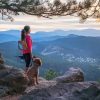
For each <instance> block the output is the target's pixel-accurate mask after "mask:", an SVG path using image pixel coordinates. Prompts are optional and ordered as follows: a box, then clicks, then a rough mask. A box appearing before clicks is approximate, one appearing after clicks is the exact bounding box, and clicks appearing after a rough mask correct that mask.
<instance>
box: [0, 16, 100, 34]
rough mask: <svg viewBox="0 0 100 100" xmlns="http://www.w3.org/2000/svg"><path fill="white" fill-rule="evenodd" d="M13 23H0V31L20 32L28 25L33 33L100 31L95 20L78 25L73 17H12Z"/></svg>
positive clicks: (98, 24)
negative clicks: (80, 30)
mask: <svg viewBox="0 0 100 100" xmlns="http://www.w3.org/2000/svg"><path fill="white" fill-rule="evenodd" d="M14 18H15V21H14V22H7V21H1V23H0V30H11V29H17V30H21V29H22V28H23V27H24V25H30V26H31V29H32V31H33V32H37V31H52V30H73V29H76V30H79V29H88V28H90V29H100V23H97V22H96V20H95V19H88V21H86V22H85V23H83V24H82V23H79V19H78V18H75V17H70V16H68V17H54V18H53V19H45V18H38V17H33V16H27V15H21V16H14Z"/></svg>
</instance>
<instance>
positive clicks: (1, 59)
mask: <svg viewBox="0 0 100 100" xmlns="http://www.w3.org/2000/svg"><path fill="white" fill-rule="evenodd" d="M0 64H4V59H3V57H2V54H1V53H0Z"/></svg>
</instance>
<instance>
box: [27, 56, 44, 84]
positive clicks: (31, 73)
mask: <svg viewBox="0 0 100 100" xmlns="http://www.w3.org/2000/svg"><path fill="white" fill-rule="evenodd" d="M32 62H33V64H32V66H31V67H30V68H29V70H28V71H27V76H28V78H29V81H30V82H29V85H38V84H39V81H38V78H39V67H40V66H41V65H42V61H41V59H40V58H38V57H35V56H34V57H33V59H32Z"/></svg>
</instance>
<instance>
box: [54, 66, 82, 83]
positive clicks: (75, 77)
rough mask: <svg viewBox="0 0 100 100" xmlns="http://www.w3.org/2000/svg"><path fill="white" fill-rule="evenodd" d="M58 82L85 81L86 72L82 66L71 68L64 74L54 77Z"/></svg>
mask: <svg viewBox="0 0 100 100" xmlns="http://www.w3.org/2000/svg"><path fill="white" fill-rule="evenodd" d="M54 80H55V81H57V82H58V83H70V82H83V81H84V74H83V71H82V70H81V69H80V68H70V69H69V70H68V71H67V72H66V73H65V74H64V75H63V76H59V77H57V78H55V79H54Z"/></svg>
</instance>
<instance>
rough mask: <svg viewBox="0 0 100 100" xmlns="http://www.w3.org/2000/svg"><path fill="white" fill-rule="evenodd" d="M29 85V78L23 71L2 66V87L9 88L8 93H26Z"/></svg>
mask: <svg viewBox="0 0 100 100" xmlns="http://www.w3.org/2000/svg"><path fill="white" fill-rule="evenodd" d="M27 84H28V78H27V76H26V74H25V72H24V71H23V70H21V69H17V68H14V67H9V66H7V65H2V64H0V86H2V87H7V88H8V90H7V93H20V92H24V90H25V89H26V88H27ZM3 90H5V89H4V88H3ZM1 91H2V90H1Z"/></svg>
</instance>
